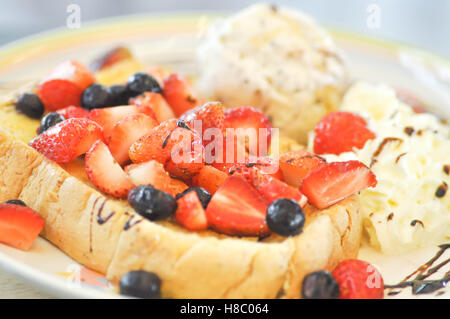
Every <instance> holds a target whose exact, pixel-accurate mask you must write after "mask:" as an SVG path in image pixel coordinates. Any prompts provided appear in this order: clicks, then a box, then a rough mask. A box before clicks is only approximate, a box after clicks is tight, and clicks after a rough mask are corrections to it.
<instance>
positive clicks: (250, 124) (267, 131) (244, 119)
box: [224, 106, 272, 156]
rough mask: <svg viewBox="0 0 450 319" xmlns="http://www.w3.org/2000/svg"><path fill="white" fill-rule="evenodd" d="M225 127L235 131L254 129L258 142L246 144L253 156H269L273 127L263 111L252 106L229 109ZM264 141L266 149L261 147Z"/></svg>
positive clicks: (226, 114)
mask: <svg viewBox="0 0 450 319" xmlns="http://www.w3.org/2000/svg"><path fill="white" fill-rule="evenodd" d="M224 126H225V128H233V129H249V128H250V129H254V130H255V131H254V132H255V136H256V137H257V140H256V141H249V143H247V144H246V145H247V149H248V151H249V153H250V154H252V155H256V156H264V155H267V151H268V149H269V146H270V141H271V135H272V126H271V124H270V121H269V119H268V118H267V116H266V115H265V114H264V113H263V112H262V111H260V110H258V109H256V108H254V107H250V106H241V107H235V108H231V109H227V110H226V111H225V123H224ZM227 134H228V133H227ZM263 139H265V140H266V141H267V144H266V145H265V147H264V149H263V148H261V146H262V145H260V144H264V143H263V142H264V140H263ZM253 145H254V146H253ZM252 146H253V147H252ZM255 150H256V152H255Z"/></svg>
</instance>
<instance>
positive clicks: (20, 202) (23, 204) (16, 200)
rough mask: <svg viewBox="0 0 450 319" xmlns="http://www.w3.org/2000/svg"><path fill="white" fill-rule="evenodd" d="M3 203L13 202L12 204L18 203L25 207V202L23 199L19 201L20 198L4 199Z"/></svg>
mask: <svg viewBox="0 0 450 319" xmlns="http://www.w3.org/2000/svg"><path fill="white" fill-rule="evenodd" d="M5 204H14V205H20V206H25V207H27V204H25V203H24V202H23V201H21V200H20V199H11V200H9V201H6V202H5Z"/></svg>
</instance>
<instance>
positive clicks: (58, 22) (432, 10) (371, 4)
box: [0, 0, 450, 57]
mask: <svg viewBox="0 0 450 319" xmlns="http://www.w3.org/2000/svg"><path fill="white" fill-rule="evenodd" d="M255 2H258V1H252V0H226V1H215V0H184V1H180V0H164V1H161V0H157V1H154V0H126V1H122V0H38V1H36V0H15V1H10V0H0V3H1V10H0V44H5V43H7V42H10V41H13V40H16V39H19V38H21V37H24V36H27V35H30V34H33V33H36V32H40V31H44V30H47V29H51V28H56V27H65V25H66V19H67V17H68V15H69V14H70V13H68V12H67V8H68V6H69V5H71V4H76V5H79V7H80V8H81V23H82V24H83V23H86V22H89V21H92V20H95V19H102V18H108V17H113V16H120V15H126V14H136V13H143V12H146V13H147V12H148V13H159V12H162V13H164V12H173V11H178V12H180V11H220V12H223V13H228V12H232V11H235V10H239V9H241V8H244V7H246V6H248V5H250V4H252V3H255ZM268 2H270V3H273V4H279V5H287V6H291V7H295V8H299V9H301V10H304V11H306V12H307V13H309V14H311V15H312V16H314V17H315V18H316V19H317V20H318V21H319V22H321V23H322V24H324V25H325V26H329V27H334V28H338V29H342V30H350V31H352V32H358V33H362V34H366V35H371V36H377V37H382V38H387V39H391V40H395V41H400V42H405V43H409V44H413V45H416V46H419V47H423V48H426V49H429V50H431V51H434V52H436V53H439V54H440V55H443V56H446V57H450V0H433V1H429V0H339V1H338V0H284V1H268ZM370 15H375V16H374V17H372V18H370Z"/></svg>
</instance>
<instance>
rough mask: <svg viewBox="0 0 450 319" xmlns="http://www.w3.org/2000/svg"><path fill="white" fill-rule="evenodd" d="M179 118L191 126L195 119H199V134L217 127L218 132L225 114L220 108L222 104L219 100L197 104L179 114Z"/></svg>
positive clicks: (220, 129)
mask: <svg viewBox="0 0 450 319" xmlns="http://www.w3.org/2000/svg"><path fill="white" fill-rule="evenodd" d="M180 120H183V121H185V122H186V123H188V124H189V125H190V126H191V127H192V128H194V129H196V128H197V127H195V126H194V122H195V121H201V124H202V126H201V131H198V133H199V134H204V132H205V131H206V130H207V129H218V130H219V131H220V132H222V130H223V126H224V121H225V114H224V111H223V108H222V104H221V103H219V102H209V103H206V104H204V105H202V106H197V107H196V108H194V109H191V110H189V111H187V112H185V113H183V115H181V116H180Z"/></svg>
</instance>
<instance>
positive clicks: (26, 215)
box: [0, 203, 45, 250]
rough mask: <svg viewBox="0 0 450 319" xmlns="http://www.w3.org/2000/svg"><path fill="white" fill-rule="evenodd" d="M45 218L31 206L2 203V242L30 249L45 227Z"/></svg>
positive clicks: (0, 223) (0, 209) (0, 210)
mask: <svg viewBox="0 0 450 319" xmlns="http://www.w3.org/2000/svg"><path fill="white" fill-rule="evenodd" d="M44 224H45V222H44V219H42V217H41V216H40V215H39V214H38V213H36V212H35V211H34V210H32V209H31V208H28V207H25V206H22V205H16V204H6V203H5V204H2V205H0V242H1V243H4V244H7V245H9V246H11V247H14V248H18V249H21V250H29V249H30V248H31V247H32V245H33V242H34V241H35V240H36V238H37V237H38V236H39V233H40V232H41V231H42V229H43V228H44Z"/></svg>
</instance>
